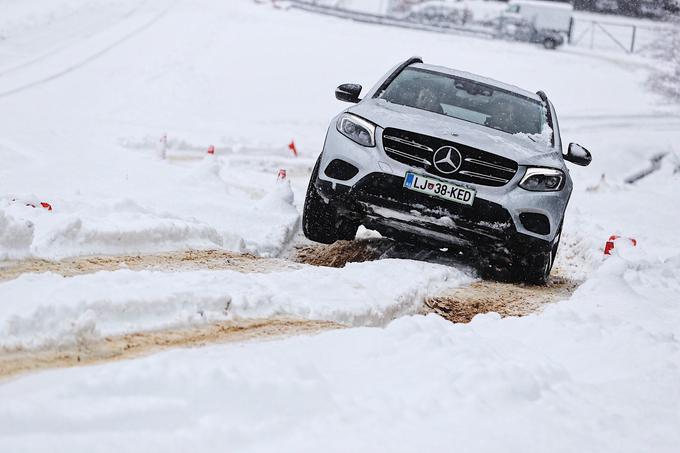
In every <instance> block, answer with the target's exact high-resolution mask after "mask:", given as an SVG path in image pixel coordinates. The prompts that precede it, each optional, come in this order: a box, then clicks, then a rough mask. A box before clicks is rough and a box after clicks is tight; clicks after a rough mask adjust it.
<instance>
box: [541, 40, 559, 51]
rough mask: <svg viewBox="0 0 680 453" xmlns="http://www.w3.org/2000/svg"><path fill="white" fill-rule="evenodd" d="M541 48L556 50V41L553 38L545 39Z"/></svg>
mask: <svg viewBox="0 0 680 453" xmlns="http://www.w3.org/2000/svg"><path fill="white" fill-rule="evenodd" d="M543 47H545V48H546V49H548V50H555V49H556V48H557V41H556V40H555V39H554V38H545V39H544V40H543Z"/></svg>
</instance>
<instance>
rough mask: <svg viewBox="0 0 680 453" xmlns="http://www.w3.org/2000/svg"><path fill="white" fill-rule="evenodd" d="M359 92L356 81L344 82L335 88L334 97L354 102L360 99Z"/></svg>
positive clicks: (359, 88)
mask: <svg viewBox="0 0 680 453" xmlns="http://www.w3.org/2000/svg"><path fill="white" fill-rule="evenodd" d="M360 94H361V85H357V84H356V83H345V84H342V85H340V86H339V87H338V88H337V89H336V90H335V98H336V99H337V100H338V101H344V102H352V103H354V104H356V103H357V102H359V101H360V100H361V99H359V95H360Z"/></svg>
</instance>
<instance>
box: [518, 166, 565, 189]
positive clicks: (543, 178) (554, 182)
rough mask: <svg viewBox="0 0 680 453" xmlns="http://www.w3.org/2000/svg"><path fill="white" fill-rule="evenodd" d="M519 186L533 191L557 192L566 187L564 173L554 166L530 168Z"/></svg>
mask: <svg viewBox="0 0 680 453" xmlns="http://www.w3.org/2000/svg"><path fill="white" fill-rule="evenodd" d="M519 186H520V187H521V188H522V189H526V190H531V191H533V192H557V191H558V190H562V188H563V187H564V173H562V172H561V171H560V170H556V169H554V168H528V169H527V172H526V174H525V175H524V178H522V180H521V181H520V182H519Z"/></svg>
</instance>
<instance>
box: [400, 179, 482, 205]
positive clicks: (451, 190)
mask: <svg viewBox="0 0 680 453" xmlns="http://www.w3.org/2000/svg"><path fill="white" fill-rule="evenodd" d="M404 187H406V188H407V189H410V190H415V191H416V192H421V193H426V194H428V195H432V196H433V197H438V198H443V199H444V200H449V201H454V202H456V203H461V204H466V205H468V206H472V203H474V201H475V194H476V192H475V191H474V190H472V189H468V188H466V187H461V186H457V185H455V184H452V183H450V182H448V181H443V180H441V179H438V178H433V177H432V176H423V175H417V174H415V173H411V172H407V173H406V177H405V178H404Z"/></svg>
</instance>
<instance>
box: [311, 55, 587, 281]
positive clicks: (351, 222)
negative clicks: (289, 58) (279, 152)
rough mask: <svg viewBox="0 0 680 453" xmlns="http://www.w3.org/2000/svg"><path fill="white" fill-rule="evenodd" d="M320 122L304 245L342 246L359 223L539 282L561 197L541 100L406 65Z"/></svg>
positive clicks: (557, 161) (347, 93)
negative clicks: (325, 123) (466, 253)
mask: <svg viewBox="0 0 680 453" xmlns="http://www.w3.org/2000/svg"><path fill="white" fill-rule="evenodd" d="M361 90H362V87H361V86H360V85H356V84H345V85H341V86H340V87H338V89H337V90H336V92H335V95H336V97H337V98H338V99H339V100H342V101H347V102H351V103H355V104H356V105H354V106H352V107H350V108H348V109H347V110H345V111H344V112H342V113H341V114H340V115H338V116H337V117H336V118H334V119H333V120H332V122H331V125H330V127H329V129H328V133H327V135H326V141H325V144H324V148H323V152H322V153H321V155H320V156H319V159H318V161H317V163H316V166H315V167H314V170H313V172H312V176H311V180H310V182H309V188H308V190H307V197H306V200H305V206H304V212H303V219H302V222H303V231H304V233H305V236H307V238H309V239H311V240H313V241H317V242H321V243H332V242H334V241H336V240H339V239H345V240H351V239H353V238H354V236H355V235H356V231H357V228H358V226H359V225H361V224H363V225H365V226H366V227H367V228H370V229H374V230H377V231H379V232H380V233H381V234H382V235H383V236H387V237H390V238H394V239H395V240H400V241H407V242H411V243H413V242H417V243H427V244H430V245H433V246H436V247H454V248H459V249H460V248H463V249H468V250H473V251H475V253H477V254H478V257H479V258H480V260H479V262H480V263H481V266H480V267H481V270H482V271H483V274H484V275H489V276H492V277H493V276H509V277H511V278H512V279H517V280H521V281H525V282H530V283H538V284H540V283H544V282H545V281H546V280H547V278H548V276H549V275H550V271H551V268H552V265H553V262H554V258H555V254H556V253H557V247H558V244H559V241H560V233H561V231H562V223H563V218H564V212H565V209H566V207H567V203H568V201H569V197H570V195H571V191H572V181H571V178H570V177H569V171H568V170H567V168H566V166H565V162H564V161H565V160H567V161H570V162H573V163H575V164H577V165H583V166H585V165H588V164H589V163H590V161H591V156H590V153H589V152H588V151H587V150H586V149H585V148H583V147H581V146H579V145H577V144H571V145H569V148H568V151H567V153H566V154H564V155H563V153H562V142H561V138H560V130H559V126H558V123H557V116H556V114H555V109H554V108H553V105H552V103H551V102H550V101H549V100H548V98H547V96H546V95H545V94H544V93H542V92H538V93H531V92H528V91H524V90H522V89H520V88H517V87H514V86H511V85H507V84H504V83H501V82H497V81H495V80H490V79H487V78H484V77H481V76H478V75H475V74H470V73H466V72H461V71H456V70H453V69H448V68H443V67H438V66H431V65H426V64H423V62H422V60H421V59H420V58H416V57H414V58H411V59H409V60H407V61H406V62H404V63H402V64H400V65H397V66H396V67H395V68H393V69H392V70H391V71H390V72H388V73H387V74H386V75H385V76H384V77H383V78H382V79H381V80H380V81H379V82H378V83H377V84H376V85H375V86H374V87H373V88H372V89H371V90H370V91H369V92H368V93H367V94H366V96H365V97H364V98H363V100H360V99H359V95H360V93H361Z"/></svg>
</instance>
